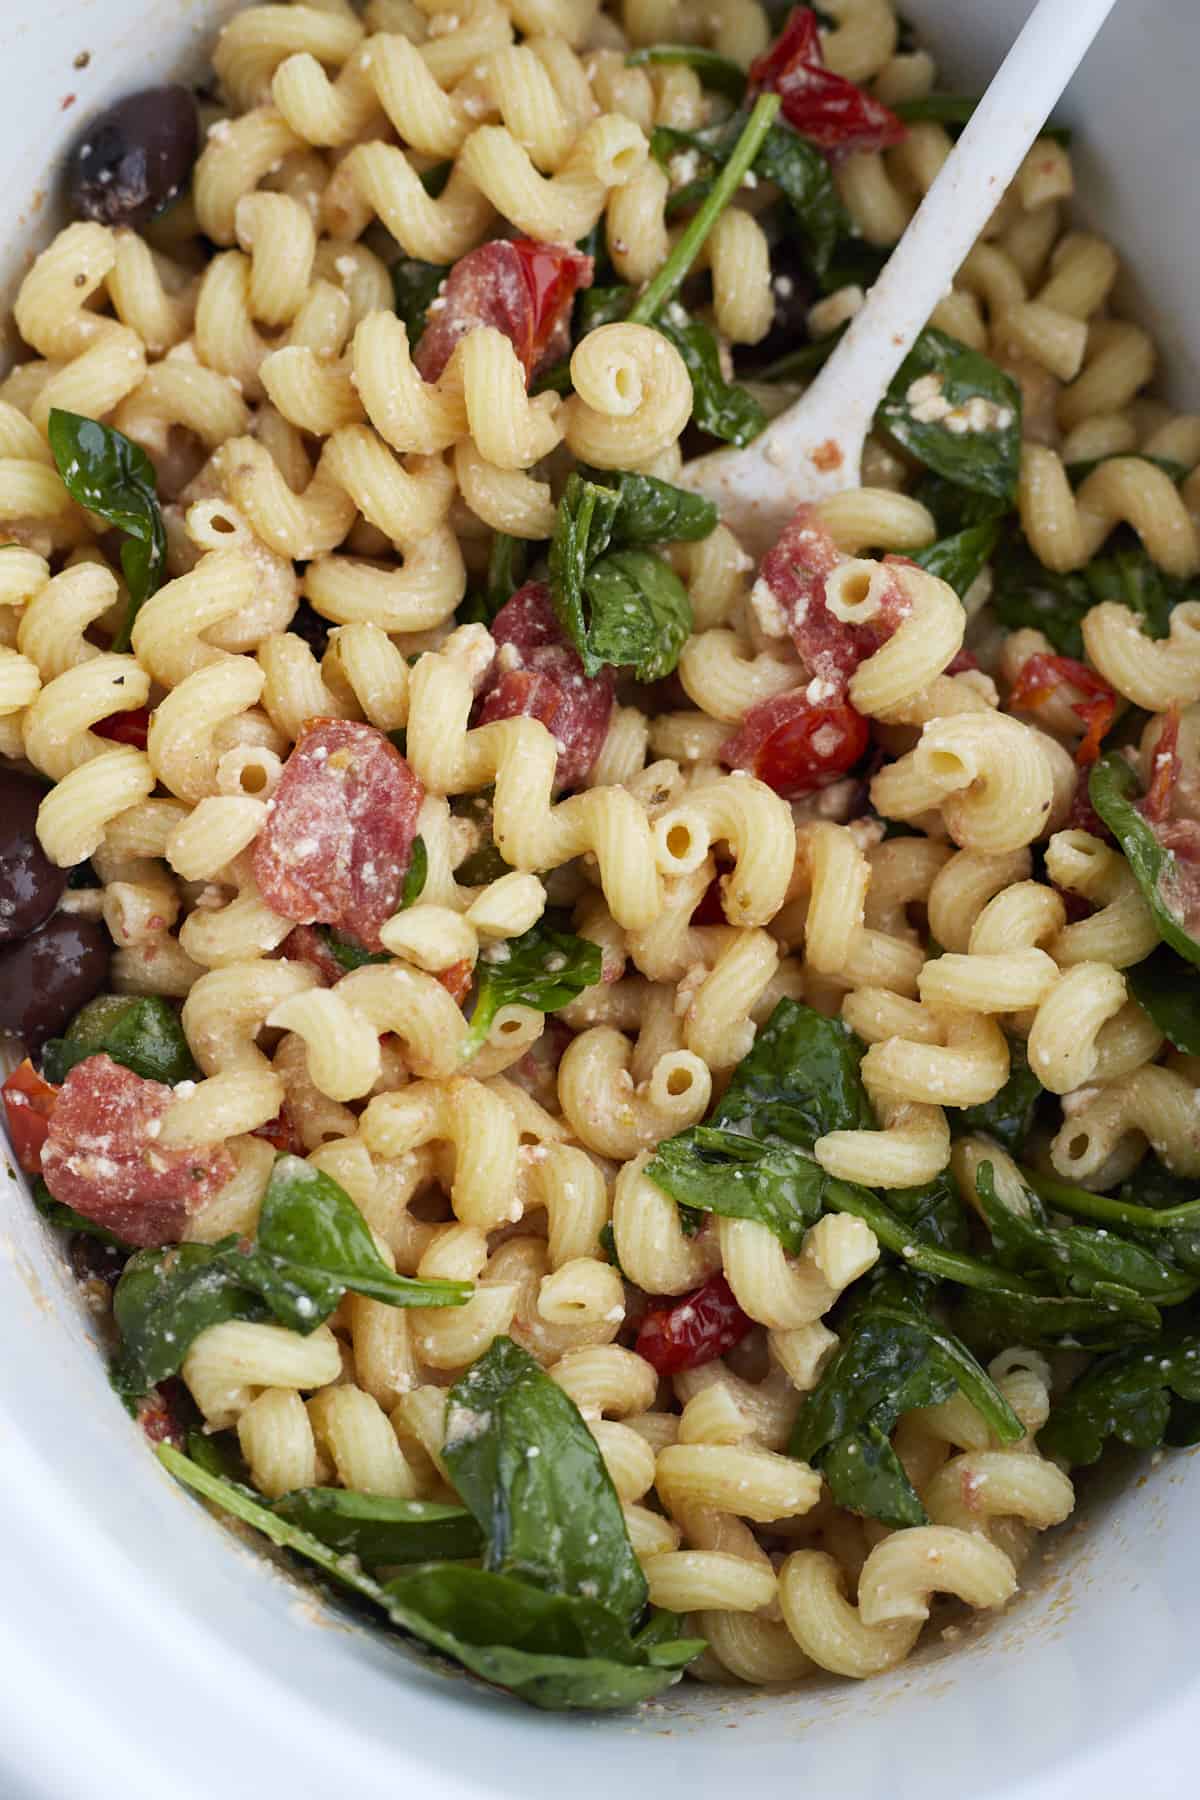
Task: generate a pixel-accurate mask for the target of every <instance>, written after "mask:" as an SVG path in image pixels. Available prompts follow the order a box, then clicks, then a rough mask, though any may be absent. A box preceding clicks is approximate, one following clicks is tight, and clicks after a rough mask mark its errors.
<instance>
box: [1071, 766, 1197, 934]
mask: <svg viewBox="0 0 1200 1800" xmlns="http://www.w3.org/2000/svg"><path fill="white" fill-rule="evenodd" d="M1137 787H1138V780H1137V776H1136V775H1135V774H1134V772H1133V770H1132V769H1131V768H1130V766H1129V764H1128V763H1127V762H1126V761H1125V758H1124V757H1123V756H1119V755H1117V754H1116V753H1115V752H1113V751H1110V752H1109V754H1108V755H1107V756H1102V757H1101V758H1100V760H1099V762H1097V763H1096V764H1094V766H1093V768H1092V773H1091V777H1090V779H1089V781H1088V792H1089V794H1090V796H1091V801H1092V805H1093V806H1094V807H1095V809H1096V811H1097V813H1098V814H1099V816H1100V817H1101V818H1102V819H1103V820H1104V823H1105V824H1106V825H1107V826H1108V829H1109V830H1110V831H1111V832H1112V834H1113V836H1114V837H1115V838H1116V840H1117V842H1118V844H1119V845H1120V846H1121V849H1122V851H1123V852H1124V856H1125V860H1126V862H1127V863H1128V864H1129V867H1130V868H1131V870H1132V871H1133V877H1134V880H1135V881H1136V882H1137V884H1138V887H1139V888H1140V889H1141V891H1142V897H1143V899H1144V900H1145V902H1146V904H1147V906H1148V907H1149V908H1150V911H1151V913H1152V914H1153V915H1154V923H1155V925H1156V927H1157V929H1158V935H1159V936H1160V937H1161V938H1162V939H1163V940H1164V941H1165V942H1166V943H1168V944H1170V946H1171V948H1172V949H1173V950H1177V951H1178V952H1179V954H1180V956H1183V957H1186V958H1187V960H1188V962H1190V963H1200V942H1198V941H1197V940H1196V939H1195V938H1194V937H1193V936H1192V934H1191V932H1189V931H1188V930H1187V928H1186V926H1185V925H1184V923H1183V906H1182V902H1181V900H1180V897H1179V879H1180V878H1179V865H1178V861H1177V859H1176V856H1175V852H1174V851H1173V850H1168V849H1166V848H1165V846H1164V845H1162V844H1160V843H1159V841H1158V838H1157V836H1156V835H1155V832H1154V828H1153V826H1152V825H1151V824H1150V822H1149V820H1147V819H1145V818H1143V817H1142V814H1141V813H1140V812H1139V811H1138V809H1137V806H1136V805H1135V799H1136V797H1137Z"/></svg>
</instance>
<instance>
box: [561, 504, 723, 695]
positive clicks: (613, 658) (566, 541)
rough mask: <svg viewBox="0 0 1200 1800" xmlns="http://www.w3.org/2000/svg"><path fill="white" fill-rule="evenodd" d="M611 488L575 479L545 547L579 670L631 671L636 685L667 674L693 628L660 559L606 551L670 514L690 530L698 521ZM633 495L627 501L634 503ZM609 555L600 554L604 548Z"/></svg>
mask: <svg viewBox="0 0 1200 1800" xmlns="http://www.w3.org/2000/svg"><path fill="white" fill-rule="evenodd" d="M638 479H639V478H637V477H632V476H625V475H622V476H621V477H620V481H619V483H618V485H617V487H615V488H611V487H607V486H601V485H600V484H599V483H597V482H594V481H585V480H584V479H583V477H582V476H581V475H577V474H572V475H570V476H569V477H568V478H567V485H566V488H565V490H564V493H563V497H562V500H561V501H560V502H559V507H558V518H557V521H556V524H555V530H554V540H553V542H552V544H551V546H550V591H551V595H552V597H553V600H554V607H555V611H556V612H557V614H558V617H559V620H560V622H561V623H562V626H563V629H564V631H565V632H566V633H567V635H568V637H569V638H570V639H571V642H572V643H573V644H574V646H575V648H576V650H577V651H578V652H579V656H580V659H581V661H582V663H583V666H584V670H585V671H586V673H587V674H589V675H595V674H597V673H598V671H599V670H600V669H602V668H603V667H604V666H605V665H606V664H609V665H613V666H616V667H627V668H632V669H633V670H634V672H635V673H636V675H637V678H638V679H639V680H640V681H656V680H658V678H659V677H660V676H662V675H668V674H669V673H670V672H671V670H672V669H673V668H674V667H675V664H676V663H677V662H678V660H679V652H680V650H681V649H682V648H683V645H684V643H685V642H686V641H687V638H688V635H689V633H690V631H691V629H692V609H691V604H690V602H689V600H688V597H687V589H686V588H685V587H684V585H683V583H682V582H681V581H680V580H679V577H678V576H677V575H676V574H675V573H674V571H673V570H672V569H670V568H669V567H668V566H667V564H666V563H665V562H663V561H662V559H661V557H657V556H653V555H651V553H650V552H649V551H648V550H641V549H635V548H629V549H610V547H611V546H613V545H617V544H619V543H620V542H621V539H622V536H623V535H624V536H625V541H626V542H630V541H632V543H633V544H637V543H638V542H641V541H644V539H643V538H642V535H641V534H642V532H643V531H645V530H647V529H650V528H652V527H653V526H654V525H656V524H657V523H659V522H663V523H666V522H667V520H668V516H672V517H675V518H677V519H679V520H680V521H681V522H683V523H685V524H687V525H688V526H689V528H691V529H694V528H695V526H696V524H697V523H698V520H697V516H696V515H695V514H694V513H692V512H690V511H688V510H686V509H685V508H683V507H682V506H680V505H677V504H674V503H673V502H672V501H671V499H670V496H671V495H672V494H674V493H677V492H678V490H676V489H672V488H670V487H669V485H668V484H667V483H666V482H661V483H658V484H656V485H657V486H658V487H660V488H662V489H663V490H665V492H664V493H659V494H656V493H654V492H652V491H647V490H644V489H640V488H638V489H634V490H627V489H624V488H622V487H621V485H620V482H625V481H636V480H638ZM631 496H632V498H631ZM606 550H607V551H610V554H608V555H605V554H604V552H605V551H606Z"/></svg>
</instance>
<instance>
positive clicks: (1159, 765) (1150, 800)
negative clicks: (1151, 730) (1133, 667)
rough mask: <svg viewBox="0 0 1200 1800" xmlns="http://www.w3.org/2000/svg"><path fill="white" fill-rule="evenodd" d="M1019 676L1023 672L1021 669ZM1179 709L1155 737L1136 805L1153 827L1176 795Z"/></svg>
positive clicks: (1170, 713) (1166, 815)
mask: <svg viewBox="0 0 1200 1800" xmlns="http://www.w3.org/2000/svg"><path fill="white" fill-rule="evenodd" d="M1022 673H1024V671H1023V670H1022ZM1180 766H1181V765H1180V760H1179V707H1178V706H1177V705H1173V706H1172V707H1171V708H1170V710H1169V711H1168V713H1167V716H1166V718H1165V720H1164V721H1163V728H1162V730H1161V731H1160V732H1159V734H1158V742H1157V744H1156V745H1155V746H1154V767H1153V771H1152V773H1151V776H1150V786H1149V787H1148V788H1147V790H1146V793H1145V796H1144V798H1143V799H1142V800H1141V801H1140V803H1139V805H1138V811H1139V812H1140V813H1141V814H1142V817H1143V818H1146V819H1149V821H1150V823H1151V824H1152V825H1161V824H1162V823H1163V822H1164V820H1166V819H1169V818H1170V816H1171V798H1172V796H1173V794H1174V792H1175V784H1176V782H1177V781H1178V780H1179V772H1180Z"/></svg>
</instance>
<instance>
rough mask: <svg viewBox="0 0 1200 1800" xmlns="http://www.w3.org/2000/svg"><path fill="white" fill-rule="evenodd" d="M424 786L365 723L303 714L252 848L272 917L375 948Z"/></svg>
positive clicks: (408, 854)
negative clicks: (343, 933)
mask: <svg viewBox="0 0 1200 1800" xmlns="http://www.w3.org/2000/svg"><path fill="white" fill-rule="evenodd" d="M423 799H424V789H423V788H422V786H421V783H420V782H419V781H418V780H417V778H416V776H415V775H414V774H413V772H412V770H411V769H410V768H409V766H408V764H407V763H406V762H405V760H404V758H403V757H402V756H401V754H400V752H399V751H398V750H397V748H396V746H395V745H394V744H393V743H391V742H390V741H389V739H388V738H387V737H386V736H385V735H384V733H383V732H382V731H377V730H376V728H375V726H374V725H360V724H357V723H355V722H354V721H353V720H350V719H310V720H309V722H308V724H307V725H305V726H304V728H303V730H302V731H301V733H300V736H299V737H298V738H297V740H296V745H295V748H294V749H293V751H292V753H291V755H290V756H289V757H288V759H287V762H286V763H285V764H284V770H283V777H282V779H281V781H280V783H279V786H278V788H277V789H276V792H275V798H274V799H273V800H272V801H271V802H270V812H269V814H268V817H267V822H266V824H265V825H264V826H263V829H262V831H261V832H260V833H259V837H258V841H257V843H256V844H255V846H254V879H255V880H256V881H257V883H258V886H259V890H260V892H261V893H262V897H263V899H264V900H265V901H266V903H267V905H268V906H269V907H271V909H272V910H273V911H274V912H277V913H278V914H279V915H280V917H281V918H284V919H294V920H295V921H296V923H297V924H298V925H312V924H315V923H317V922H320V923H321V924H323V925H332V926H334V927H335V928H336V929H337V930H339V931H346V932H349V933H350V934H351V936H352V937H355V938H357V939H358V941H359V942H360V943H361V944H364V945H365V946H366V948H367V949H368V950H382V948H383V945H382V944H381V943H380V940H379V928H380V926H381V925H383V924H384V923H385V922H386V921H387V920H388V919H390V918H391V916H392V914H393V913H394V912H395V910H396V907H397V905H398V903H399V900H400V889H401V887H402V885H403V882H404V876H405V872H406V871H407V869H408V865H409V862H410V860H411V858H412V846H413V838H414V837H415V836H416V831H417V814H418V812H419V811H420V808H421V801H422V800H423Z"/></svg>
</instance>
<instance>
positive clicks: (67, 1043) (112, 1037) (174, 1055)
mask: <svg viewBox="0 0 1200 1800" xmlns="http://www.w3.org/2000/svg"><path fill="white" fill-rule="evenodd" d="M101 1051H104V1052H105V1053H106V1054H107V1055H109V1056H111V1057H112V1059H113V1061H114V1062H118V1063H123V1064H124V1066H125V1067H126V1068H127V1069H132V1070H133V1072H134V1074H135V1075H144V1076H145V1078H146V1079H147V1080H148V1081H165V1082H169V1083H170V1084H171V1085H172V1086H173V1085H174V1084H175V1082H177V1081H190V1080H193V1079H194V1078H195V1077H196V1076H197V1075H198V1074H199V1070H198V1069H197V1067H196V1065H195V1063H194V1062H193V1060H192V1053H191V1051H190V1050H189V1049H188V1043H187V1039H186V1038H185V1037H184V1035H183V1026H182V1025H181V1024H180V1022H179V1014H178V1012H177V1011H176V1010H175V1008H174V1007H173V1006H172V1005H171V1004H170V1002H169V1001H167V1000H164V999H162V998H161V997H160V996H159V995H157V994H147V995H143V996H142V997H140V998H135V997H134V996H132V995H128V994H98V995H97V996H96V998H95V999H94V1000H89V1001H88V1003H87V1005H86V1006H84V1007H81V1008H80V1010H79V1011H78V1012H77V1013H76V1014H75V1017H74V1018H73V1019H72V1020H71V1023H70V1024H69V1025H68V1027H67V1035H66V1036H65V1037H61V1038H51V1039H49V1041H48V1042H47V1044H46V1045H45V1047H44V1049H43V1051H42V1073H43V1074H44V1075H45V1077H46V1080H47V1081H54V1082H61V1081H65V1080H66V1077H67V1075H68V1074H69V1073H70V1071H71V1070H72V1069H73V1068H74V1067H75V1065H76V1063H81V1062H84V1061H86V1059H87V1058H88V1057H89V1056H97V1055H99V1054H100V1052H101Z"/></svg>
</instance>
